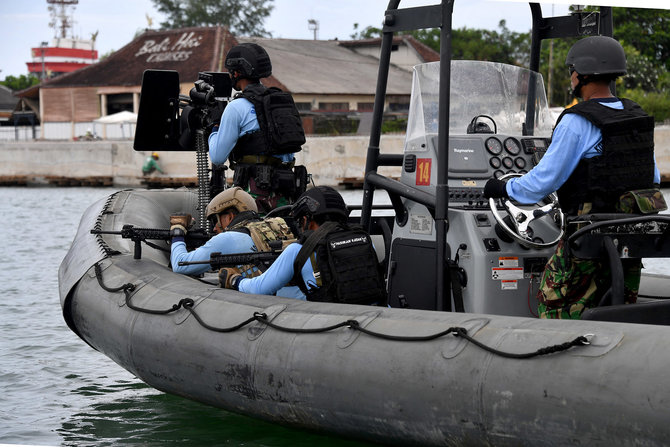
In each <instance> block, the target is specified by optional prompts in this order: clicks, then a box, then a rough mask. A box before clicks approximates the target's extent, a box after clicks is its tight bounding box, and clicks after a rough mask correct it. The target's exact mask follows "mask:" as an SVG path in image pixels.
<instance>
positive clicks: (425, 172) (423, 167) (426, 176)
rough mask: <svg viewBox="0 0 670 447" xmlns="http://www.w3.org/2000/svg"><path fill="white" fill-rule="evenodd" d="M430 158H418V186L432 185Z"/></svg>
mask: <svg viewBox="0 0 670 447" xmlns="http://www.w3.org/2000/svg"><path fill="white" fill-rule="evenodd" d="M432 161H433V160H432V159H430V158H417V159H416V184H417V185H418V186H430V164H431V162H432Z"/></svg>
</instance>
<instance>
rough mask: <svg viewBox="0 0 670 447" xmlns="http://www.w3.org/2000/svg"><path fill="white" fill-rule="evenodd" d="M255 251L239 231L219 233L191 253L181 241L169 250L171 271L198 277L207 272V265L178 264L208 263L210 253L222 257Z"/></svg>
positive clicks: (249, 241)
mask: <svg viewBox="0 0 670 447" xmlns="http://www.w3.org/2000/svg"><path fill="white" fill-rule="evenodd" d="M254 251H256V246H255V245H254V241H252V240H251V236H249V235H248V234H246V233H242V232H239V231H226V232H223V233H219V234H217V235H216V236H214V237H212V238H211V239H210V240H208V241H207V242H205V244H204V245H201V246H200V247H198V248H196V249H195V250H193V251H192V252H190V253H189V252H187V251H186V244H185V243H184V242H183V241H179V242H173V243H172V247H171V248H170V262H171V263H172V271H173V272H175V273H182V274H184V275H199V274H201V273H205V272H206V271H208V270H209V264H196V265H183V266H180V265H179V263H180V262H186V261H187V262H193V261H209V259H210V256H211V254H212V253H216V252H219V253H221V254H224V255H229V254H233V253H251V252H254Z"/></svg>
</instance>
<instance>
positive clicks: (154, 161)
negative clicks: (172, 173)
mask: <svg viewBox="0 0 670 447" xmlns="http://www.w3.org/2000/svg"><path fill="white" fill-rule="evenodd" d="M159 158H160V157H159V156H158V153H156V152H154V153H153V154H151V155H150V156H148V157H147V158H146V160H144V164H143V165H142V175H150V174H153V173H154V172H156V171H158V172H160V173H161V174H164V172H163V170H162V169H161V167H160V165H159V164H158V159H159Z"/></svg>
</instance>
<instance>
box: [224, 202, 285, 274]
mask: <svg viewBox="0 0 670 447" xmlns="http://www.w3.org/2000/svg"><path fill="white" fill-rule="evenodd" d="M251 213H252V214H248V212H245V213H240V214H238V216H237V217H240V216H242V218H241V219H240V220H239V221H237V222H236V221H235V220H233V221H232V222H231V224H230V225H229V226H228V228H227V230H226V231H238V232H242V233H246V234H248V235H249V236H250V237H251V240H252V241H253V242H254V245H255V246H256V248H257V251H271V250H273V249H277V246H278V245H279V244H278V243H277V242H276V241H279V242H281V247H279V248H282V249H283V248H284V247H285V246H286V245H287V244H290V243H292V242H295V240H296V239H295V236H294V235H293V231H292V230H291V228H290V227H289V225H288V224H287V223H286V221H285V220H284V219H283V218H281V217H272V218H269V219H264V220H261V219H260V218H259V217H258V215H257V214H256V213H254V212H251ZM273 242H274V243H273ZM235 270H236V271H238V272H239V273H240V274H242V275H243V276H244V277H245V278H251V277H254V276H259V275H260V274H261V273H263V272H262V271H261V270H260V269H259V268H258V267H257V266H255V265H250V264H249V265H240V266H237V267H235Z"/></svg>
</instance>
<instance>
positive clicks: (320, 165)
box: [0, 126, 670, 186]
mask: <svg viewBox="0 0 670 447" xmlns="http://www.w3.org/2000/svg"><path fill="white" fill-rule="evenodd" d="M654 138H655V144H656V162H657V164H658V167H659V170H660V171H661V178H662V180H663V181H664V182H670V126H658V127H656V131H655V137H654ZM404 140H405V137H404V135H385V136H383V137H382V139H381V143H380V146H381V151H382V153H393V154H399V153H402V149H403V143H404ZM368 143H369V137H367V136H360V137H358V136H352V137H310V138H308V139H307V143H306V144H305V145H304V146H303V150H302V152H300V153H298V154H296V164H302V165H305V166H307V168H308V170H309V172H310V173H312V175H313V177H314V182H315V183H316V184H317V185H331V186H336V185H338V184H340V183H341V182H342V179H343V178H352V179H362V178H363V174H364V172H363V171H364V169H365V157H366V155H367V147H368ZM132 146H133V143H132V141H91V142H83V141H77V142H72V141H31V142H16V143H13V142H12V143H8V142H2V143H0V178H2V177H5V178H6V177H12V176H19V177H21V176H22V177H27V178H29V179H30V180H31V181H36V182H38V183H39V182H40V179H45V178H49V177H64V178H74V179H77V178H87V177H100V178H103V177H104V178H109V179H110V182H111V183H112V184H113V185H115V186H139V185H141V184H142V182H143V177H142V173H141V167H142V164H143V162H144V160H145V158H146V157H147V156H149V155H150V153H149V152H146V151H135V150H133V147H132ZM159 155H160V164H161V166H162V168H163V170H164V171H165V174H164V175H163V176H161V177H169V178H173V179H177V180H178V179H179V178H190V179H192V178H194V177H196V175H197V174H196V158H195V152H160V151H159ZM380 173H382V174H384V175H387V176H390V177H399V176H400V167H383V168H380ZM45 183H46V182H45Z"/></svg>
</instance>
